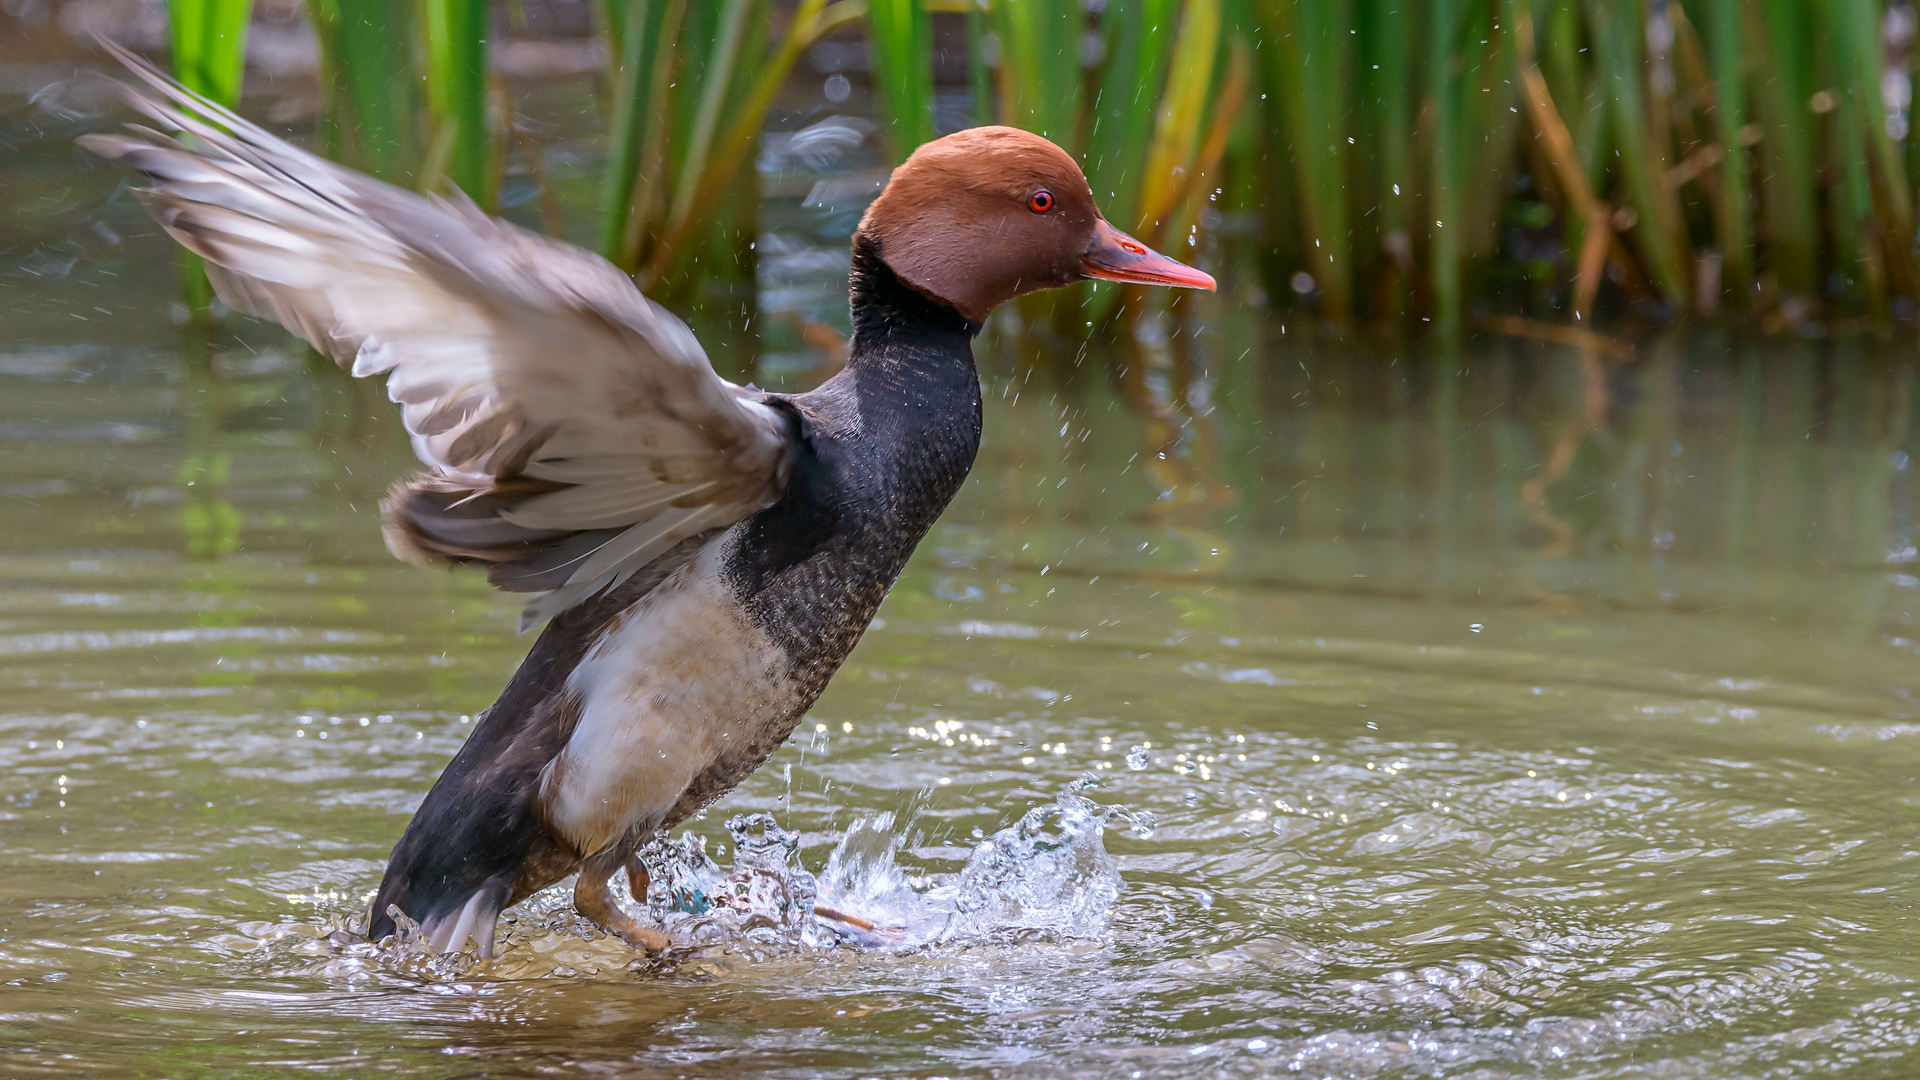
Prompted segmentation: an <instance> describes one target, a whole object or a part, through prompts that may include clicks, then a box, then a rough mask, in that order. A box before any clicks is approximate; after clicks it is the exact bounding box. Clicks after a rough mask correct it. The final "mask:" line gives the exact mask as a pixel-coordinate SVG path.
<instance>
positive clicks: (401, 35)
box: [307, 0, 418, 181]
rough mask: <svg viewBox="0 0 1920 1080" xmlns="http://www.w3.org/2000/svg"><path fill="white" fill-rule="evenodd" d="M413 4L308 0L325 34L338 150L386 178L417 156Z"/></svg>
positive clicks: (331, 123) (334, 151)
mask: <svg viewBox="0 0 1920 1080" xmlns="http://www.w3.org/2000/svg"><path fill="white" fill-rule="evenodd" d="M409 10H410V8H409V5H407V4H401V3H389V2H387V0H307V12H308V15H309V16H310V17H311V18H312V21H313V24H314V29H315V30H316V32H317V33H318V36H319V39H320V51H321V75H322V79H323V81H324V83H325V86H324V87H323V90H322V98H323V100H324V101H325V102H326V103H327V105H328V113H329V116H328V129H329V132H330V138H331V139H333V140H335V141H334V142H333V144H332V145H331V146H330V148H329V150H328V153H329V155H330V156H334V157H341V158H343V159H344V160H346V161H348V162H349V163H350V164H353V165H357V166H359V167H361V168H364V169H365V170H367V171H368V172H370V173H372V174H374V175H375V176H378V177H379V178H381V179H382V180H389V181H398V180H400V179H401V178H402V177H403V175H404V174H405V173H407V172H408V171H409V170H410V168H411V166H412V165H413V163H414V158H415V154H416V152H415V149H414V148H415V147H417V146H418V143H417V141H416V140H415V138H414V119H413V117H414V108H415V97H414V92H413V85H414V81H415V80H414V75H413V64H412V57H411V51H412V45H411V42H412V40H413V37H412V34H413V27H412V20H411V19H410V18H409V15H408V12H409Z"/></svg>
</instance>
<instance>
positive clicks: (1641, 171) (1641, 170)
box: [1587, 0, 1687, 310]
mask: <svg viewBox="0 0 1920 1080" xmlns="http://www.w3.org/2000/svg"><path fill="white" fill-rule="evenodd" d="M1587 18H1588V24H1589V25H1590V26H1591V27H1592V28H1593V49H1594V54H1595V63H1596V65H1597V67H1598V69H1599V73H1600V76H1601V79H1602V80H1603V84H1604V85H1605V87H1606V93H1607V115H1608V118H1609V120H1610V122H1611V127H1612V128H1613V137H1614V142H1615V143H1616V144H1617V145H1618V146H1619V147H1620V150H1621V153H1620V156H1619V157H1618V158H1617V159H1616V160H1617V162H1618V165H1619V169H1620V177H1621V179H1622V181H1623V182H1624V184H1625V186H1626V190H1627V198H1628V201H1629V203H1630V204H1631V205H1632V206H1633V208H1634V210H1635V212H1636V213H1637V214H1638V216H1639V224H1638V225H1636V226H1635V228H1634V229H1633V231H1632V233H1631V236H1632V238H1633V242H1634V245H1635V247H1636V248H1637V249H1638V251H1639V252H1640V257H1641V258H1642V259H1643V260H1645V262H1646V263H1647V266H1648V269H1649V271H1650V272H1651V274H1652V276H1653V279H1654V283H1655V284H1656V285H1657V286H1658V288H1659V289H1660V292H1661V295H1663V296H1664V297H1665V298H1666V299H1667V301H1668V303H1670V304H1672V305H1674V307H1675V308H1676V310H1678V309H1684V307H1685V306H1686V303H1687V270H1686V266H1685V263H1684V255H1683V251H1684V249H1685V244H1686V236H1685V234H1684V232H1682V231H1681V222H1680V213H1679V207H1678V206H1677V205H1676V202H1675V200H1674V196H1673V189H1672V187H1671V186H1670V185H1668V184H1667V182H1666V172H1667V157H1666V148H1665V147H1664V146H1663V145H1661V143H1660V141H1659V140H1658V139H1657V138H1656V137H1655V135H1654V133H1653V132H1652V131H1651V130H1649V127H1648V120H1647V116H1648V106H1647V104H1646V99H1645V96H1644V95H1643V89H1644V82H1643V80H1644V78H1645V74H1644V71H1645V64H1644V63H1643V62H1642V59H1641V52H1640V46H1641V43H1642V41H1644V39H1645V26H1644V24H1643V22H1642V20H1641V11H1640V10H1639V9H1638V8H1636V7H1633V6H1629V5H1622V4H1614V3H1607V2H1605V0H1589V3H1588V5H1587Z"/></svg>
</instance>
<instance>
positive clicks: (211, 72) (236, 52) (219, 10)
mask: <svg viewBox="0 0 1920 1080" xmlns="http://www.w3.org/2000/svg"><path fill="white" fill-rule="evenodd" d="M252 14H253V2H252V0H173V2H172V3H170V4H168V5H167V19H168V23H167V29H168V31H169V33H168V45H169V48H170V49H171V51H172V59H173V70H174V73H175V74H176V75H178V76H179V78H180V81H181V82H182V83H185V84H186V85H187V86H189V87H191V88H192V89H194V90H197V91H199V92H200V93H202V94H205V95H206V96H208V97H209V98H212V99H213V100H215V101H217V102H219V103H220V104H222V105H232V104H234V103H235V102H238V101H239V100H240V77H241V75H242V74H243V73H244V72H245V70H246V58H247V20H248V19H249V18H250V17H251V16H252ZM180 292H181V298H182V300H184V301H185V303H186V305H187V310H188V312H189V313H191V314H192V315H193V316H194V317H195V319H196V320H198V319H204V318H205V317H206V313H207V311H208V309H209V308H211V307H212V305H213V286H212V285H210V284H209V283H208V282H207V271H206V268H205V267H204V266H203V265H201V261H200V257H199V256H198V255H195V254H193V253H192V252H190V251H182V252H180Z"/></svg>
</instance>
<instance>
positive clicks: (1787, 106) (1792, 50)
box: [1747, 0, 1820, 295]
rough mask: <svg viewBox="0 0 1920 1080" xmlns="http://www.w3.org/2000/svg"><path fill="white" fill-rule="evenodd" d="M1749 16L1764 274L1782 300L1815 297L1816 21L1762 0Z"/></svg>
mask: <svg viewBox="0 0 1920 1080" xmlns="http://www.w3.org/2000/svg"><path fill="white" fill-rule="evenodd" d="M1747 12H1748V18H1749V20H1750V25H1749V28H1748V33H1747V46H1748V50H1749V60H1750V62H1751V63H1752V65H1753V68H1754V72H1755V75H1754V79H1753V83H1752V86H1753V88H1754V90H1755V91H1756V93H1755V98H1756V103H1757V104H1758V105H1759V106H1760V114H1761V118H1762V124H1763V125H1764V128H1765V131H1764V134H1763V136H1762V138H1761V140H1760V160H1761V163H1762V168H1761V170H1760V205H1761V209H1762V211H1763V213H1764V216H1765V218H1764V219H1765V223H1766V255H1767V270H1768V271H1769V272H1770V273H1771V274H1772V276H1773V278H1774V279H1775V280H1776V281H1777V282H1778V283H1779V287H1780V289H1781V291H1782V292H1785V293H1789V294H1794V293H1798V294H1802V295H1806V294H1811V293H1812V292H1813V291H1814V289H1815V286H1816V284H1817V282H1816V280H1815V277H1816V266H1817V262H1816V260H1817V258H1818V251H1819V235H1818V234H1819V227H1820V219H1819V213H1818V210H1817V203H1816V199H1817V198H1818V196H1819V187H1818V184H1817V183H1816V180H1815V176H1814V168H1815V164H1816V163H1815V161H1814V154H1813V112H1812V109H1811V107H1810V104H1809V103H1810V102H1811V100H1812V98H1813V91H1814V86H1813V77H1814V56H1813V45H1814V42H1815V40H1816V39H1815V37H1814V26H1813V20H1812V18H1811V12H1810V11H1809V10H1808V9H1807V7H1806V5H1804V4H1802V3H1799V2H1798V0H1761V2H1760V3H1758V4H1753V5H1749V7H1748V9H1747ZM1763 73H1764V74H1763Z"/></svg>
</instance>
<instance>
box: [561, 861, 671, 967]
mask: <svg viewBox="0 0 1920 1080" xmlns="http://www.w3.org/2000/svg"><path fill="white" fill-rule="evenodd" d="M644 874H645V871H644V870H643V871H642V877H641V878H640V879H638V880H637V881H635V882H634V891H635V894H636V895H637V896H642V897H644V896H645V895H646V879H645V876H644ZM612 877H613V871H612V870H611V869H610V868H608V867H607V866H605V865H603V864H601V863H599V862H598V861H597V860H594V859H589V860H587V861H586V863H585V864H584V865H582V866H581V867H580V880H579V881H577V882H575V883H574V886H573V909H574V910H575V911H578V912H579V913H580V914H582V915H584V916H586V917H587V918H588V919H589V920H591V921H592V922H593V923H594V924H595V925H597V926H599V927H600V928H601V929H602V930H605V931H606V932H607V933H609V934H612V935H614V936H616V937H618V938H620V939H621V940H622V941H625V942H626V943H627V944H629V945H632V946H633V947H635V948H638V949H645V950H647V951H648V952H660V951H661V950H663V949H665V948H666V947H667V946H668V945H670V944H672V941H671V940H669V939H668V937H667V935H665V934H663V933H661V932H660V931H658V930H655V929H653V928H652V927H650V926H641V925H640V920H638V919H636V918H634V917H633V916H631V915H629V914H627V913H626V912H624V911H622V910H620V905H619V904H617V903H615V902H614V899H613V889H612V886H611V879H612Z"/></svg>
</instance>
